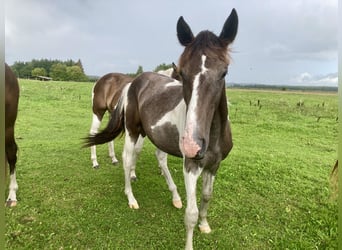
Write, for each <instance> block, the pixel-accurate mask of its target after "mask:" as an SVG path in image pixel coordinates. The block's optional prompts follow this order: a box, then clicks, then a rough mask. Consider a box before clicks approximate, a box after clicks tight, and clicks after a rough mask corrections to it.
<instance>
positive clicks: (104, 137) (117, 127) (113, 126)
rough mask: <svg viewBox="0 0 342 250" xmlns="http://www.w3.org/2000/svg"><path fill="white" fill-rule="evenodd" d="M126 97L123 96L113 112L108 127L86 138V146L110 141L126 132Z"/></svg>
mask: <svg viewBox="0 0 342 250" xmlns="http://www.w3.org/2000/svg"><path fill="white" fill-rule="evenodd" d="M124 128H125V119H124V98H123V96H121V98H120V99H119V102H118V103H117V105H116V106H115V108H114V110H113V111H112V112H111V116H110V119H109V121H108V124H107V127H106V128H104V129H103V130H102V131H101V132H99V133H97V134H95V135H89V136H88V137H86V138H84V141H85V142H84V147H90V146H94V145H98V144H103V143H106V142H110V141H112V140H114V139H115V138H116V137H118V136H119V135H120V134H122V133H123V132H124Z"/></svg>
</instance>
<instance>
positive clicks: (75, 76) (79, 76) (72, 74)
mask: <svg viewBox="0 0 342 250" xmlns="http://www.w3.org/2000/svg"><path fill="white" fill-rule="evenodd" d="M66 71H67V75H68V80H70V81H75V82H83V81H87V80H88V79H87V77H86V75H85V74H84V73H83V72H82V69H81V68H80V67H79V66H77V65H74V66H70V67H67V69H66Z"/></svg>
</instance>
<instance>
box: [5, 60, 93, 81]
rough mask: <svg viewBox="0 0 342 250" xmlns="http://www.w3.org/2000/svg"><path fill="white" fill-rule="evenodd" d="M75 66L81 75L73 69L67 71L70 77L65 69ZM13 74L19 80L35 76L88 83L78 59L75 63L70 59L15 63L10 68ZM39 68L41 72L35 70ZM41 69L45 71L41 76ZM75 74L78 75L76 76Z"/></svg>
mask: <svg viewBox="0 0 342 250" xmlns="http://www.w3.org/2000/svg"><path fill="white" fill-rule="evenodd" d="M73 66H77V67H79V69H80V70H81V72H82V76H81V74H79V73H77V72H78V71H79V69H76V68H73V69H69V73H70V76H69V74H68V72H67V67H73ZM11 68H12V70H13V72H14V73H15V74H16V76H17V77H20V78H29V77H31V76H37V75H44V76H50V77H52V78H53V79H54V80H63V81H67V80H69V78H72V80H74V79H75V80H76V78H77V79H80V80H79V81H84V80H86V81H88V80H89V79H88V77H87V76H86V75H85V72H84V69H83V65H82V62H81V59H78V61H77V62H75V61H73V60H72V59H68V60H66V61H61V60H58V59H54V60H51V59H39V60H38V59H32V60H31V62H20V61H19V62H15V63H14V64H13V65H12V66H11ZM36 68H39V69H40V70H41V71H39V70H37V69H36ZM42 69H44V70H45V73H44V74H43V71H42ZM77 74H79V75H78V76H77Z"/></svg>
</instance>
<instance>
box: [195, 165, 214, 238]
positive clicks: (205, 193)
mask: <svg viewBox="0 0 342 250" xmlns="http://www.w3.org/2000/svg"><path fill="white" fill-rule="evenodd" d="M202 178H203V186H202V198H201V205H200V210H199V217H200V223H199V229H200V231H201V232H202V233H210V232H211V228H210V226H209V224H208V221H207V211H208V206H209V201H210V199H211V197H212V193H213V186H214V180H215V176H214V175H212V174H211V173H210V172H209V171H204V172H203V174H202Z"/></svg>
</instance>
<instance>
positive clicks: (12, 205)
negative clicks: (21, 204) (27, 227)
mask: <svg viewBox="0 0 342 250" xmlns="http://www.w3.org/2000/svg"><path fill="white" fill-rule="evenodd" d="M5 205H6V207H15V206H17V201H11V200H9V201H6V204H5Z"/></svg>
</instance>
